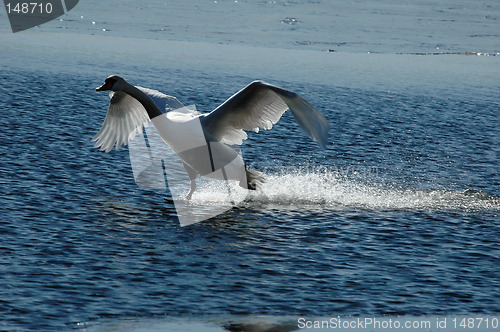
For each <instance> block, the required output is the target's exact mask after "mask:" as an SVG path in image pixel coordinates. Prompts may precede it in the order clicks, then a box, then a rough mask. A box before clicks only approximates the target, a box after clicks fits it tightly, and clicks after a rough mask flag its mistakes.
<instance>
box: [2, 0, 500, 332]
mask: <svg viewBox="0 0 500 332" xmlns="http://www.w3.org/2000/svg"><path fill="white" fill-rule="evenodd" d="M220 2H222V1H220ZM244 3H245V4H246V5H247V6H249V4H248V3H246V2H244ZM298 3H300V2H298ZM261 5H262V4H261ZM283 6H285V5H283ZM285 7H287V6H285ZM77 8H78V7H77ZM287 8H288V7H287ZM356 8H357V7H356V6H354V7H353V8H351V9H350V10H355V9H356ZM481 10H484V6H481ZM74 11H75V12H76V9H75V10H74ZM228 11H229V12H231V10H228ZM348 12H350V11H348ZM292 14H297V13H290V14H289V13H287V15H289V16H284V17H283V18H282V19H285V18H286V17H292V18H293V17H295V16H297V18H296V20H298V21H300V22H299V23H297V24H299V26H300V24H301V23H303V22H304V19H303V18H301V17H300V16H298V15H292ZM316 14H318V15H319V14H320V13H316ZM396 14H397V13H396ZM396 14H395V15H396ZM75 15H77V14H75ZM96 15H98V13H96ZM186 15H187V14H186ZM232 15H234V16H235V17H238V11H236V12H233V14H232ZM310 15H314V13H312V14H310ZM471 15H472V14H471ZM474 15H475V14H474ZM474 15H473V16H474ZM403 16H404V15H403ZM396 17H397V18H398V19H400V16H397V15H396ZM491 17H492V16H490V18H489V19H488V20H487V21H488V22H490V23H491V21H492V20H493V18H495V17H494V16H493V18H491ZM279 22H280V21H279ZM290 22H292V23H293V21H292V20H288V21H286V22H285V23H281V22H280V24H282V25H280V28H279V29H282V28H281V27H282V26H285V24H286V26H285V28H286V29H288V28H290V27H289V26H294V24H291V23H290ZM57 24H59V23H57ZM110 24H111V23H110ZM117 26H119V25H117ZM40 29H43V27H41V28H40ZM47 29H50V27H49V28H47ZM78 29H80V25H77V27H76V28H74V29H73V30H75V31H77V32H78ZM148 29H149V27H148ZM172 29H173V28H172ZM177 29H179V31H181V30H182V29H181V28H179V27H177ZM262 29H264V28H262ZM268 29H272V28H269V27H268ZM279 29H278V30H279ZM150 30H151V29H150ZM110 31H111V32H112V31H113V26H112V25H111V28H110ZM115 31H116V29H115ZM182 31H184V30H182ZM150 33H154V31H150ZM158 33H161V32H158ZM287 33H291V34H293V31H291V32H290V31H289V32H287ZM395 33H396V32H395ZM492 33H493V32H492ZM60 34H61V36H64V33H63V32H61V33H60ZM397 36H398V38H403V36H402V35H397ZM2 38H7V37H5V36H2ZM9 38H10V37H9ZM158 38H159V39H161V38H163V37H161V36H160V37H158ZM318 38H319V37H318ZM488 38H489V37H488ZM271 39H272V38H271ZM452 39H453V38H452ZM5 40H6V39H5ZM224 42H230V41H227V40H224ZM363 45H364V46H370V45H369V44H367V43H365V44H363ZM363 45H362V46H363ZM415 45H418V44H415ZM385 46H386V47H387V48H386V49H391V50H392V51H393V52H392V53H394V54H395V53H398V52H396V51H395V50H394V47H393V46H392V44H385ZM6 47H8V53H7V55H8V57H7V58H9V57H10V58H13V57H14V56H15V55H18V56H19V57H20V58H23V57H27V56H29V55H26V54H28V52H26V53H25V52H24V51H23V49H22V47H21V46H17V44H15V42H11V43H10V44H8V46H6ZM131 47H134V48H135V46H131ZM297 47H304V45H298V46H297ZM6 49H7V48H6ZM460 49H462V48H460ZM61 50H63V48H62V47H61ZM468 50H469V51H470V49H468ZM491 50H492V48H491V47H489V46H488V47H485V49H484V50H482V51H491ZM417 51H418V50H417ZM422 51H427V49H422ZM493 51H494V50H493ZM38 52H39V53H36V54H40V55H41V56H42V55H43V56H44V57H47V53H44V52H45V51H44V50H40V51H38ZM61 52H65V51H61ZM67 52H70V51H69V50H68V51H67ZM96 52H97V51H96ZM441 56H443V57H447V58H446V59H447V61H448V62H453V61H456V59H457V58H456V57H461V56H460V55H440V57H441ZM89 59H91V57H89V55H88V54H80V57H79V58H76V59H69V60H68V61H69V63H71V64H73V65H74V66H75V67H76V68H87V70H86V71H82V72H79V73H78V75H76V74H75V71H76V70H75V69H74V68H67V67H64V66H61V69H60V70H58V69H57V68H55V67H54V66H53V65H51V66H50V67H44V66H43V63H44V61H45V60H44V59H43V58H42V59H41V60H39V61H40V63H35V64H27V65H26V67H27V69H23V68H22V66H21V65H19V64H18V65H15V66H14V65H13V66H12V67H8V66H9V64H8V63H6V62H2V63H0V65H1V66H0V68H1V69H2V71H1V72H0V95H1V96H2V102H1V105H2V106H1V108H0V112H1V116H0V127H1V128H2V130H0V142H2V146H3V149H2V150H1V152H0V174H1V177H0V184H1V188H2V192H1V194H0V211H1V216H2V218H1V219H0V234H1V238H0V294H1V296H0V317H1V318H0V330H66V329H74V328H81V327H95V326H97V327H99V326H100V325H101V324H102V322H109V321H111V322H113V321H115V322H120V321H122V320H128V319H151V318H164V317H167V318H169V317H170V318H174V317H175V318H181V319H183V320H185V321H189V320H191V319H198V320H199V319H200V317H201V319H203V318H207V317H208V318H210V317H227V316H229V317H248V316H252V315H270V316H310V317H313V316H333V315H335V316H336V315H341V316H349V315H354V316H357V315H374V316H382V315H414V316H418V315H445V314H478V315H479V314H494V315H498V314H499V313H500V292H499V290H500V278H499V277H498V276H499V275H500V264H499V263H500V258H499V257H500V247H499V245H498V239H499V238H500V218H499V215H500V198H499V197H500V167H499V153H500V148H499V147H500V135H499V131H498V127H499V124H500V123H499V115H500V114H499V110H500V97H499V95H498V94H496V93H492V91H493V92H494V91H497V90H495V87H498V81H497V82H496V83H494V84H493V85H492V84H491V83H492V81H491V79H485V81H484V83H481V82H480V81H474V86H473V89H472V88H471V89H468V88H467V85H466V84H463V85H456V86H453V87H455V88H450V86H444V85H439V82H438V83H435V82H434V83H429V82H427V83H426V84H428V85H427V86H426V87H425V88H418V87H417V88H415V87H411V88H405V87H404V86H402V87H400V89H395V90H392V89H391V90H390V91H389V90H388V89H384V88H383V87H373V86H371V85H367V86H363V85H362V84H360V85H358V86H351V85H350V84H349V82H345V83H343V84H339V81H340V80H341V78H337V80H335V83H332V84H325V83H323V81H324V80H321V82H315V80H314V79H313V78H312V77H304V80H306V81H307V84H305V83H301V81H302V80H301V79H300V78H298V77H296V76H293V75H290V76H286V75H280V79H276V76H277V74H276V73H277V72H281V73H282V72H286V71H287V68H286V67H284V68H282V69H280V70H278V69H277V70H276V71H275V72H273V73H272V75H273V77H275V79H274V80H273V81H272V82H273V83H275V84H278V85H281V86H283V87H286V88H288V89H291V90H293V91H296V92H298V93H299V94H300V95H302V96H303V97H304V98H305V99H306V100H308V101H309V102H310V103H311V104H313V105H315V106H316V107H317V108H318V109H319V110H321V111H322V112H323V114H325V116H326V117H327V118H328V119H329V121H330V123H331V125H332V130H331V137H330V145H329V146H328V149H327V150H326V151H324V150H321V149H320V147H319V146H318V145H317V144H316V143H314V142H311V141H310V140H309V139H308V138H307V137H306V136H305V135H304V134H303V133H302V132H301V131H300V129H298V127H297V125H296V124H295V122H294V120H293V117H292V116H291V114H285V115H284V116H283V118H282V119H281V121H280V122H279V123H278V124H277V125H276V126H275V127H274V128H273V129H272V130H271V131H268V132H260V133H258V134H250V135H249V136H250V138H249V140H248V141H246V143H245V144H244V145H243V146H242V151H243V155H244V158H245V159H246V160H247V163H248V165H249V166H251V167H254V168H257V169H260V170H263V171H264V172H265V173H266V175H267V177H268V182H267V183H266V185H265V186H264V187H263V189H262V191H259V192H256V193H252V194H250V195H249V196H248V197H247V199H246V200H245V201H244V202H242V203H241V204H239V205H238V206H237V207H235V208H233V209H231V210H230V211H227V212H226V213H224V214H222V215H219V216H217V217H215V218H212V219H210V220H207V221H203V222H201V223H198V224H194V225H191V226H188V227H182V228H181V227H180V226H179V223H178V220H177V217H176V213H175V209H174V206H173V204H172V200H171V197H170V196H169V193H168V192H167V193H165V192H155V191H147V190H142V189H140V188H139V187H138V186H137V185H136V184H135V183H134V178H133V174H132V171H131V168H130V161H129V156H128V153H127V148H125V149H122V150H120V151H113V152H111V153H109V154H105V153H102V152H99V151H98V150H96V149H94V148H93V143H92V142H90V140H91V138H92V137H93V136H94V135H95V133H96V132H97V131H98V129H99V128H100V125H101V123H102V121H103V120H104V116H105V111H106V105H107V102H108V99H107V96H106V95H105V94H99V93H96V92H95V91H94V89H95V87H96V86H97V85H100V84H102V80H103V79H104V78H105V77H106V76H107V75H109V74H111V72H110V71H115V70H116V69H117V68H118V65H116V66H115V67H113V65H108V63H105V64H104V65H103V64H100V65H98V66H99V67H97V69H95V70H90V69H88V64H89V63H90V64H92V61H91V60H89ZM134 59H135V58H134ZM404 59H406V60H405V61H409V62H418V61H420V60H421V58H420V57H418V56H408V57H406V58H404ZM460 59H461V58H460ZM468 59H471V60H467V61H470V63H472V64H475V65H478V66H480V65H482V64H484V63H483V62H481V61H482V60H481V59H480V58H479V57H472V58H468ZM476 59H478V60H476ZM46 60H47V61H45V62H46V63H50V61H51V59H49V58H48V57H47V58H46ZM431 61H432V60H431ZM436 61H440V60H439V59H438V60H436ZM492 63H493V65H494V66H496V65H498V62H492ZM96 65H97V64H96ZM121 65H124V64H123V63H122V64H121ZM107 66H109V67H110V68H106V67H107ZM263 66H265V64H263ZM436 67H438V66H436ZM7 68H11V69H7ZM478 68H479V67H478ZM481 68H482V67H481ZM121 69H122V70H123V71H125V72H127V73H128V74H129V75H130V76H131V77H132V79H134V78H136V79H137V80H138V81H139V82H137V84H141V85H145V86H148V87H150V88H155V89H158V90H161V91H164V92H166V93H168V94H171V95H174V96H177V97H178V98H179V100H180V101H181V102H183V103H185V104H196V105H197V108H198V109H199V110H201V111H209V110H211V109H213V108H214V107H216V106H217V105H219V104H220V103H221V102H223V101H224V100H225V99H226V98H228V97H229V96H230V95H232V94H233V93H234V92H236V91H237V90H238V89H240V88H241V87H243V86H244V85H245V84H247V83H248V82H250V81H251V80H253V79H256V78H261V79H266V78H265V77H262V76H261V77H254V76H251V75H246V74H238V73H235V74H230V73H227V72H224V71H221V72H220V73H217V72H214V71H213V70H211V69H210V68H207V69H206V70H200V69H199V68H198V69H192V68H186V67H183V68H165V69H164V70H162V72H161V75H160V74H158V72H157V71H156V68H150V69H149V70H147V69H145V66H143V65H141V64H137V63H130V64H128V65H124V67H122V68H121ZM350 70H351V69H349V68H346V69H345V72H344V74H349V72H350ZM465 70H473V68H472V69H470V68H468V69H464V71H465ZM491 71H492V72H493V71H498V69H497V67H491ZM339 74H343V73H339ZM454 74H456V73H454ZM328 75H332V76H334V74H330V73H327V72H325V76H328ZM391 75H396V74H395V73H392V72H388V73H387V76H388V77H386V78H385V79H387V81H390V80H391ZM450 75H451V73H450ZM335 76H336V75H335ZM148 77H154V78H155V79H154V80H148ZM75 80H77V81H78V83H77V84H73V82H75ZM445 81H446V79H443V82H445ZM448 81H450V82H451V81H452V79H448ZM132 83H135V82H132ZM482 84H483V85H482ZM495 84H496V85H495ZM409 86H411V85H409ZM429 86H430V87H432V89H430V88H429ZM457 86H459V87H461V88H459V89H457V88H456V87H457ZM481 91H484V93H481ZM203 190H205V193H207V190H209V192H208V194H207V195H205V196H203V197H206V198H205V199H208V200H210V199H211V197H212V198H216V197H217V191H210V189H203V188H202V191H203ZM210 195H212V196H210Z"/></svg>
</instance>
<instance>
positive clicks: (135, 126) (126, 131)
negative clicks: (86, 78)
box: [92, 87, 184, 152]
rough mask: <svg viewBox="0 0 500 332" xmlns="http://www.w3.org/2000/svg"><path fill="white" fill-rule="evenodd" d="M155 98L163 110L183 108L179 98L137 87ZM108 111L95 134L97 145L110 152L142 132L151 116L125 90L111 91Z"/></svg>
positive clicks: (94, 139)
mask: <svg viewBox="0 0 500 332" xmlns="http://www.w3.org/2000/svg"><path fill="white" fill-rule="evenodd" d="M137 88H138V89H139V90H141V91H142V92H144V93H146V94H147V95H149V96H150V97H151V99H153V101H154V102H155V104H156V105H157V106H158V108H159V109H161V110H166V111H170V110H173V109H177V108H181V107H183V106H184V105H182V104H181V103H180V102H179V101H178V100H177V98H175V97H171V96H168V95H165V94H163V93H161V92H159V91H156V90H151V89H146V88H141V87H137ZM109 96H110V98H111V100H110V102H109V108H108V113H107V114H106V119H105V120H104V123H103V124H102V127H101V129H100V130H99V132H98V133H97V135H95V136H94V138H93V139H92V141H96V143H95V147H96V148H100V150H101V151H105V152H109V151H111V150H112V149H113V147H114V146H116V149H117V150H118V149H119V148H120V147H121V146H122V145H126V144H127V143H128V142H129V141H130V140H132V139H134V137H135V135H136V133H137V132H142V128H143V126H146V127H147V126H148V122H149V117H148V113H147V112H146V109H145V108H144V106H142V104H141V103H140V102H139V101H137V99H135V98H134V97H132V96H130V95H128V94H126V93H125V92H121V91H118V92H111V93H110V95H109Z"/></svg>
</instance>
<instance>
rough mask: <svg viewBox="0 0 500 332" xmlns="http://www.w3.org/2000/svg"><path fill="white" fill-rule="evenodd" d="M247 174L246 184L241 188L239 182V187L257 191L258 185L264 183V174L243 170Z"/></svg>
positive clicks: (252, 170)
mask: <svg viewBox="0 0 500 332" xmlns="http://www.w3.org/2000/svg"><path fill="white" fill-rule="evenodd" d="M245 170H246V173H247V183H246V186H243V185H242V183H241V182H240V186H242V187H243V188H246V189H249V190H257V188H258V187H260V185H262V184H263V183H264V182H266V177H265V175H264V173H262V172H259V171H256V170H254V169H245Z"/></svg>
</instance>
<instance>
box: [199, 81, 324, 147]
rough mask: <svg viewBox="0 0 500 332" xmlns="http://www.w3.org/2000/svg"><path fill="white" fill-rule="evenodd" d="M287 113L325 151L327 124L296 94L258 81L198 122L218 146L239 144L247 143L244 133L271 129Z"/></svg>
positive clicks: (318, 113) (321, 116)
mask: <svg viewBox="0 0 500 332" xmlns="http://www.w3.org/2000/svg"><path fill="white" fill-rule="evenodd" d="M288 109H290V110H291V111H292V114H293V115H294V117H295V120H296V121H297V123H298V124H299V126H300V127H301V128H302V130H303V131H304V132H305V133H306V134H307V136H309V137H310V138H312V139H313V140H315V141H316V142H318V143H320V144H321V145H322V146H323V147H326V144H327V140H328V131H329V130H330V124H329V123H328V120H327V119H326V118H325V117H324V116H323V115H322V114H321V113H320V112H319V111H318V110H316V109H315V108H314V107H313V106H312V105H311V104H309V103H308V102H306V101H305V100H304V99H302V98H301V97H300V96H299V95H297V94H296V93H294V92H292V91H288V90H285V89H282V88H279V87H277V86H274V85H271V84H268V83H265V82H262V81H254V82H252V83H250V84H249V85H247V86H246V87H245V88H243V89H242V90H241V91H239V92H237V93H236V94H235V95H233V96H232V97H231V98H229V99H228V100H226V101H225V102H224V103H223V104H222V105H220V106H219V107H217V108H216V109H215V110H213V111H212V112H211V113H209V114H207V115H206V116H205V117H202V118H201V120H202V123H203V126H204V128H205V130H206V131H208V133H210V134H211V135H212V136H213V137H215V138H216V139H217V140H219V141H220V142H223V143H226V144H241V143H242V141H243V140H244V139H247V134H246V133H245V132H244V130H253V131H256V132H258V131H259V129H271V128H272V126H273V125H274V124H275V123H276V122H278V120H279V119H280V118H281V116H282V115H283V113H285V111H286V110H288Z"/></svg>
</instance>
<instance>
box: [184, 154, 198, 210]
mask: <svg viewBox="0 0 500 332" xmlns="http://www.w3.org/2000/svg"><path fill="white" fill-rule="evenodd" d="M182 165H183V166H184V168H185V169H186V172H187V173H188V175H189V180H191V190H189V193H188V194H187V196H186V201H190V200H191V197H192V196H193V193H194V191H195V190H196V178H197V177H198V173H197V172H196V171H195V170H194V169H192V168H191V167H190V166H189V165H187V164H186V163H184V162H183V163H182Z"/></svg>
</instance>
